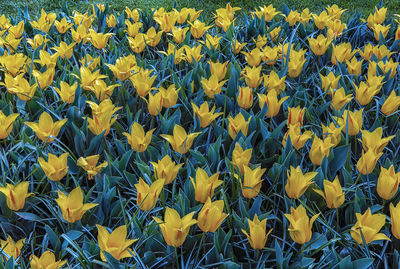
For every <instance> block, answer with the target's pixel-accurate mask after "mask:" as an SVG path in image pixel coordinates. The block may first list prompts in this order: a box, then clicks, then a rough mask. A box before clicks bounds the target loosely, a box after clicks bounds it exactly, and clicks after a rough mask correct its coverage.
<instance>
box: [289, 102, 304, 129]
mask: <svg viewBox="0 0 400 269" xmlns="http://www.w3.org/2000/svg"><path fill="white" fill-rule="evenodd" d="M305 112H306V108H305V107H304V108H300V106H297V107H288V119H287V123H286V124H287V126H288V127H289V128H290V127H291V126H293V125H300V126H302V125H303V119H304V113H305Z"/></svg>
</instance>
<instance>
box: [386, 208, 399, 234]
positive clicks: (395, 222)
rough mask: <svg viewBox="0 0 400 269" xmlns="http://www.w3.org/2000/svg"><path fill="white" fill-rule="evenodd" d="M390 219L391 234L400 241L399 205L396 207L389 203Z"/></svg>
mask: <svg viewBox="0 0 400 269" xmlns="http://www.w3.org/2000/svg"><path fill="white" fill-rule="evenodd" d="M389 209H390V219H391V221H392V234H393V236H394V237H396V238H397V239H400V203H397V205H396V206H394V205H393V203H390V207H389Z"/></svg>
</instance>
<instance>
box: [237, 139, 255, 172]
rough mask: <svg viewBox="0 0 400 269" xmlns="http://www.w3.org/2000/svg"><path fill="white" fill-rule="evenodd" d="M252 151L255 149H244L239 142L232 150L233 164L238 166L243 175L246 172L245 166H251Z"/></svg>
mask: <svg viewBox="0 0 400 269" xmlns="http://www.w3.org/2000/svg"><path fill="white" fill-rule="evenodd" d="M252 152H253V149H251V148H250V149H246V150H243V148H242V147H241V146H240V144H239V143H236V144H235V148H234V149H233V152H232V165H234V166H235V167H236V166H237V167H238V168H239V171H240V173H241V174H242V175H243V174H244V167H245V166H249V163H250V159H251V154H252Z"/></svg>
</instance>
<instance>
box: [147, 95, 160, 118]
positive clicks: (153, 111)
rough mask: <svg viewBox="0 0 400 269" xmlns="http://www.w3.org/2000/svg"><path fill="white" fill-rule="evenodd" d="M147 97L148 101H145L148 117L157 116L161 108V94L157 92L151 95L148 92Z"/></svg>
mask: <svg viewBox="0 0 400 269" xmlns="http://www.w3.org/2000/svg"><path fill="white" fill-rule="evenodd" d="M148 95H149V101H147V100H146V103H147V109H148V110H149V113H150V115H152V116H157V115H158V114H159V113H160V112H161V110H162V108H163V99H162V94H161V93H160V92H157V93H156V94H154V95H153V94H152V93H151V92H149V94H148Z"/></svg>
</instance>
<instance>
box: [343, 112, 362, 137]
mask: <svg viewBox="0 0 400 269" xmlns="http://www.w3.org/2000/svg"><path fill="white" fill-rule="evenodd" d="M363 111H364V109H360V110H356V111H349V110H345V111H344V112H343V115H342V117H341V118H338V119H337V122H338V123H339V125H341V126H343V129H342V131H343V132H344V133H346V132H348V134H349V135H351V136H354V135H357V134H358V133H359V132H360V130H361V128H362V126H363ZM347 118H348V119H349V121H348V123H347Z"/></svg>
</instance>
